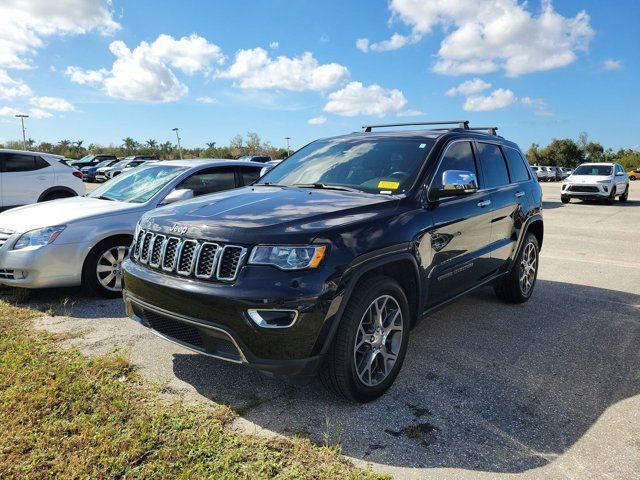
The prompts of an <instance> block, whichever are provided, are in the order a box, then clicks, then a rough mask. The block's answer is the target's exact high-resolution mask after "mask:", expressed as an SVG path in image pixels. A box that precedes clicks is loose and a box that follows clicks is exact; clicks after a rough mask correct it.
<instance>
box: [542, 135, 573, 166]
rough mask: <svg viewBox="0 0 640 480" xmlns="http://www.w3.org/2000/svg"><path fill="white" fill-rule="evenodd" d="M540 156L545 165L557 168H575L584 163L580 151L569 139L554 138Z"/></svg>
mask: <svg viewBox="0 0 640 480" xmlns="http://www.w3.org/2000/svg"><path fill="white" fill-rule="evenodd" d="M540 154H541V157H543V158H544V163H545V164H548V165H553V166H558V167H577V166H578V165H580V164H581V163H582V162H583V161H584V156H583V152H582V150H581V149H580V147H579V146H578V144H577V143H576V142H575V141H573V140H571V139H570V138H562V139H560V140H558V139H557V138H554V139H553V140H552V141H551V143H550V144H549V145H547V147H546V148H544V149H543V150H542V151H541V152H540Z"/></svg>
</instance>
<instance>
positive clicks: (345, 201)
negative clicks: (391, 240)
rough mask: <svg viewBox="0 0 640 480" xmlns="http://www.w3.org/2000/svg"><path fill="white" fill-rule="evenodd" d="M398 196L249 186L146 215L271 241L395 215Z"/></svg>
mask: <svg viewBox="0 0 640 480" xmlns="http://www.w3.org/2000/svg"><path fill="white" fill-rule="evenodd" d="M397 204H398V198H397V197H385V196H382V195H368V194H364V193H363V194H360V193H352V192H339V191H331V190H315V189H302V188H288V187H266V186H260V187H245V188H240V189H236V190H229V191H227V192H221V193H217V194H214V195H208V196H206V197H202V198H201V199H197V200H188V201H186V202H180V203H177V204H176V205H170V206H167V207H163V208H160V209H157V210H154V211H153V213H150V214H148V215H147V216H145V217H144V220H143V222H144V228H153V229H154V230H164V231H166V232H168V233H171V231H170V230H169V229H170V228H171V227H172V226H173V225H175V224H179V225H181V226H184V227H187V233H185V236H186V237H194V238H206V239H210V240H215V241H220V242H238V243H247V244H255V243H267V242H272V241H274V242H275V241H280V240H283V239H288V240H289V241H293V239H305V241H308V240H310V239H311V238H313V237H314V236H315V235H316V234H317V233H318V232H321V231H326V230H327V229H331V228H341V227H344V226H346V225H348V224H352V223H355V222H362V221H365V220H366V221H369V222H370V221H371V220H372V219H375V218H376V217H379V218H383V217H384V216H388V215H391V213H392V212H393V210H394V209H395V207H396V206H397Z"/></svg>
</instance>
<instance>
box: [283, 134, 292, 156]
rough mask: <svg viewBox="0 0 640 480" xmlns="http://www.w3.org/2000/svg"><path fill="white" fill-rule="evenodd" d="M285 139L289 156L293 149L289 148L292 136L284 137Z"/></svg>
mask: <svg viewBox="0 0 640 480" xmlns="http://www.w3.org/2000/svg"><path fill="white" fill-rule="evenodd" d="M284 139H285V140H286V141H287V157H288V156H289V155H291V149H290V148H289V140H291V137H284Z"/></svg>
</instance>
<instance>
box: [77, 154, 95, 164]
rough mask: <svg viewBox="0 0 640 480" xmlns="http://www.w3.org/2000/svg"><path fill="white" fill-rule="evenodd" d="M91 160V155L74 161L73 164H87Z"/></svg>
mask: <svg viewBox="0 0 640 480" xmlns="http://www.w3.org/2000/svg"><path fill="white" fill-rule="evenodd" d="M91 160H93V155H85V156H84V157H82V158H81V159H80V160H74V162H75V163H89V162H90V161H91Z"/></svg>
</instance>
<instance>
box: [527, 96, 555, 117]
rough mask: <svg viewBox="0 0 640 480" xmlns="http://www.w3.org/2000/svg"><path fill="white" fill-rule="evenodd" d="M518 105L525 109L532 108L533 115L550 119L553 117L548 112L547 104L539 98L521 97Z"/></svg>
mask: <svg viewBox="0 0 640 480" xmlns="http://www.w3.org/2000/svg"><path fill="white" fill-rule="evenodd" d="M520 103H522V104H523V105H524V106H525V107H529V108H533V110H534V111H533V113H534V114H535V115H538V116H539V117H550V116H552V115H553V113H551V112H550V111H549V107H548V106H547V102H545V101H544V100H542V99H541V98H531V97H522V98H521V99H520Z"/></svg>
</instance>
